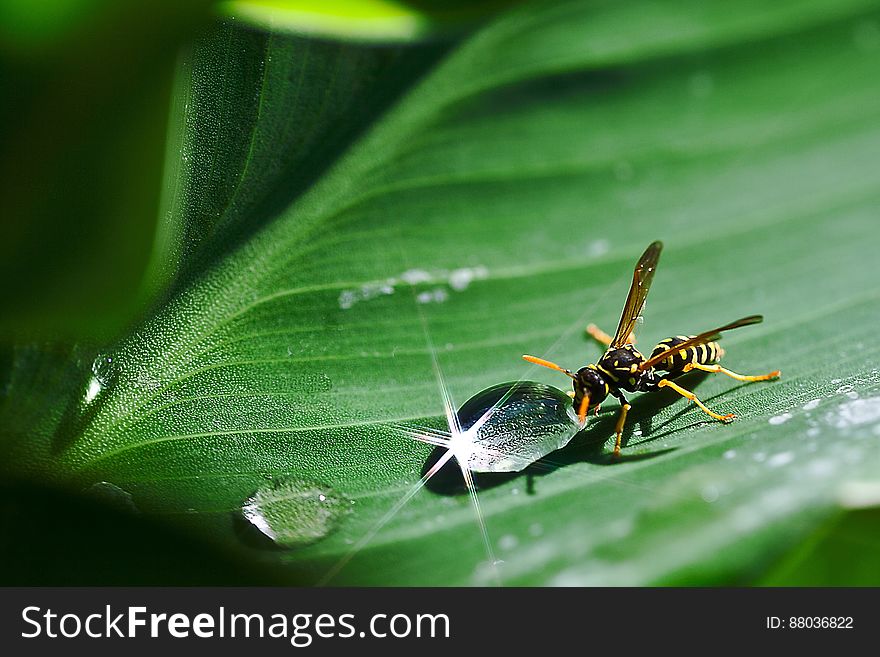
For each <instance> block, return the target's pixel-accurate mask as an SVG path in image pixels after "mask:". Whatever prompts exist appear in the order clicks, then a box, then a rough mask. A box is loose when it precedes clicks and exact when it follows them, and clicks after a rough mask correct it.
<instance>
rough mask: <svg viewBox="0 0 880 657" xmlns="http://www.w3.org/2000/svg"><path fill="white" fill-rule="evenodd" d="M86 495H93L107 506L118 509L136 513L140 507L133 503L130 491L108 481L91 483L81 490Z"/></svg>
mask: <svg viewBox="0 0 880 657" xmlns="http://www.w3.org/2000/svg"><path fill="white" fill-rule="evenodd" d="M83 492H84V493H85V494H86V495H88V496H90V497H93V498H95V499H97V500H99V501H101V502H103V503H105V504H107V505H108V506H112V507H114V508H116V509H119V510H120V511H131V512H134V513H138V512H139V511H140V509H138V508H137V505H135V503H134V499H132V497H131V493H129V492H128V491H127V490H124V489H122V488H120V487H119V486H117V485H116V484H111V483H110V482H109V481H99V482H97V483H94V484H92V485H91V486H89V487H88V488H86V489H85V490H84V491H83Z"/></svg>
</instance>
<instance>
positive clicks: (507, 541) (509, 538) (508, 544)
mask: <svg viewBox="0 0 880 657" xmlns="http://www.w3.org/2000/svg"><path fill="white" fill-rule="evenodd" d="M517 545H519V539H517V537H516V536H514V535H513V534H505V535H504V536H502V537H501V538H499V539H498V547H500V548H501V549H502V550H506V551H509V550H513V549H515V548H516V546H517Z"/></svg>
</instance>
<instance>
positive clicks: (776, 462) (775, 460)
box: [767, 452, 794, 468]
mask: <svg viewBox="0 0 880 657" xmlns="http://www.w3.org/2000/svg"><path fill="white" fill-rule="evenodd" d="M792 461H794V453H793V452H780V453H779V454H774V455H773V456H771V457H770V458H769V459H767V465H769V466H770V467H771V468H779V467H781V466H783V465H786V464H788V463H791V462H792Z"/></svg>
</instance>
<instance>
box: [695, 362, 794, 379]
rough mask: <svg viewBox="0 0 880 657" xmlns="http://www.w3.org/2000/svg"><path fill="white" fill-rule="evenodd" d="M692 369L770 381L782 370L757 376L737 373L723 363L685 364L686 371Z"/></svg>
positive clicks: (734, 377)
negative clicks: (722, 365) (723, 365)
mask: <svg viewBox="0 0 880 657" xmlns="http://www.w3.org/2000/svg"><path fill="white" fill-rule="evenodd" d="M691 370H702V371H704V372H713V373H715V374H726V375H727V376H729V377H730V378H732V379H736V380H737V381H769V380H770V379H775V378H777V377H778V376H779V375H780V374H781V372H780V371H779V370H773V371H772V372H770V373H768V374H759V375H757V376H749V375H747V374H737V373H736V372H731V371H730V370H729V369H727V368H724V367H721V365H717V364H716V365H703V364H701V363H688V364H687V365H685V366H684V370H683V371H684V372H690V371H691Z"/></svg>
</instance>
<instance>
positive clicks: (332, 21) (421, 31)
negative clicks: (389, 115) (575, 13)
mask: <svg viewBox="0 0 880 657" xmlns="http://www.w3.org/2000/svg"><path fill="white" fill-rule="evenodd" d="M510 4H513V2H512V0H477V1H474V0H335V1H334V2H319V1H317V0H224V1H223V2H221V3H220V5H219V11H220V13H221V14H223V15H226V16H230V17H233V18H235V17H241V18H243V19H245V20H248V21H251V22H253V23H254V24H256V25H259V26H262V27H265V28H268V29H275V30H281V31H289V32H292V33H295V34H305V35H315V36H319V37H335V38H340V39H347V40H356V41H367V42H371V41H381V42H389V41H398V42H406V41H413V40H416V39H425V38H428V37H436V36H442V35H448V34H449V33H454V32H460V31H462V30H463V29H464V28H465V27H469V26H471V25H472V24H474V23H476V22H477V21H479V20H481V19H484V18H486V17H487V16H490V15H491V14H492V13H494V12H496V11H498V10H499V9H500V8H502V7H504V6H505V5H510Z"/></svg>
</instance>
